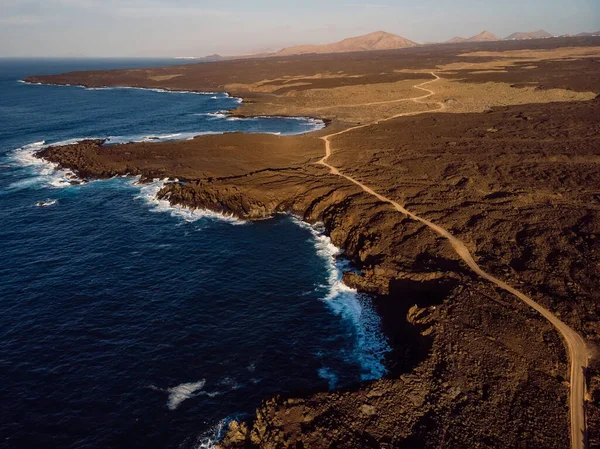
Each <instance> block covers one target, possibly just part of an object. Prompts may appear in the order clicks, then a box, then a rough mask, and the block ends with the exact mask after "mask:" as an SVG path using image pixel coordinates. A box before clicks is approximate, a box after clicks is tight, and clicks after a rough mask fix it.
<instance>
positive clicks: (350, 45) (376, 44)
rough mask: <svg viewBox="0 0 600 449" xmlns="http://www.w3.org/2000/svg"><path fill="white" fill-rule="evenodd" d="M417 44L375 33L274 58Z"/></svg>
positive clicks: (286, 50) (295, 49)
mask: <svg viewBox="0 0 600 449" xmlns="http://www.w3.org/2000/svg"><path fill="white" fill-rule="evenodd" d="M416 45H417V43H415V42H413V41H411V40H408V39H406V38H404V37H401V36H396V35H395V34H390V33H386V32H384V31H377V32H375V33H371V34H367V35H366V36H359V37H351V38H348V39H344V40H343V41H340V42H336V43H333V44H325V45H297V46H294V47H289V48H284V49H283V50H281V51H279V52H277V53H275V56H290V55H302V54H308V53H347V52H352V51H371V50H394V49H398V48H408V47H415V46H416Z"/></svg>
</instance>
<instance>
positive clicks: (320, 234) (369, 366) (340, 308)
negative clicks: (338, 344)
mask: <svg viewBox="0 0 600 449" xmlns="http://www.w3.org/2000/svg"><path fill="white" fill-rule="evenodd" d="M293 221H294V222H295V223H296V224H297V225H298V226H301V227H303V228H305V229H308V230H309V231H310V232H311V234H312V241H313V243H314V245H315V249H316V251H317V255H318V256H319V257H320V258H321V259H323V261H325V263H326V264H327V272H328V274H329V276H328V283H327V285H326V286H323V287H324V293H325V296H324V298H323V300H324V301H325V302H326V304H327V305H328V306H329V308H330V309H331V311H332V312H333V313H334V314H336V315H338V316H340V317H341V318H342V319H343V320H345V321H347V322H348V323H350V324H351V325H352V329H353V333H354V337H355V345H354V350H353V351H352V354H351V357H352V358H353V359H354V360H356V361H358V363H359V364H360V366H361V368H362V374H361V379H362V380H373V379H380V378H381V377H382V376H383V375H384V374H386V372H387V370H386V368H385V365H384V363H383V362H384V357H385V354H386V353H388V352H389V351H390V350H391V348H390V346H389V343H388V341H387V339H386V337H385V335H384V334H383V332H382V331H381V319H380V318H379V316H378V315H377V313H376V312H375V310H374V308H373V304H372V301H371V299H370V298H369V297H368V296H367V295H363V294H360V293H358V292H357V291H356V290H355V289H353V288H350V287H348V286H347V285H346V284H344V282H343V280H342V277H343V273H344V271H345V270H346V269H347V268H348V261H347V260H343V259H340V258H339V256H340V255H341V254H342V253H343V252H342V250H341V249H340V248H338V247H337V246H335V245H334V244H333V242H332V241H331V239H330V238H329V237H328V236H327V235H325V233H324V228H323V225H322V224H319V225H314V226H313V225H310V224H308V223H305V222H303V221H301V220H300V219H298V218H293ZM319 374H321V373H319ZM323 374H327V375H328V376H330V375H331V374H333V373H328V372H323ZM327 379H330V378H329V377H328V378H327Z"/></svg>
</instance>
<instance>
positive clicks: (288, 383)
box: [0, 59, 389, 449]
mask: <svg viewBox="0 0 600 449" xmlns="http://www.w3.org/2000/svg"><path fill="white" fill-rule="evenodd" d="M175 62H177V63H181V61H173V60H50V59H49V60H9V59H4V60H2V59H0V403H1V404H0V405H1V407H0V423H1V424H2V425H1V426H0V447H7V448H32V447H39V448H41V447H48V448H78V449H82V448H102V449H109V448H128V449H129V448H144V449H152V448H211V447H214V442H215V440H216V439H218V437H219V435H220V434H221V433H222V431H223V429H224V428H225V426H226V425H227V423H228V421H229V420H231V419H234V418H237V417H244V416H246V415H248V414H252V413H253V411H254V410H255V409H256V407H257V406H258V405H259V404H260V403H261V401H263V400H265V399H268V398H270V397H272V396H274V395H276V394H283V395H292V394H302V393H305V392H313V391H327V390H328V389H333V388H338V387H344V386H348V385H353V384H356V383H357V382H359V381H364V380H370V379H377V378H380V377H381V376H383V375H384V374H385V372H386V369H385V365H384V357H385V354H386V353H387V352H388V351H389V345H388V342H387V341H386V338H385V336H384V335H383V334H382V332H381V323H380V320H379V317H378V316H377V314H376V313H375V312H374V309H373V306H372V304H371V300H370V298H369V297H366V296H363V295H360V294H357V293H356V292H355V291H353V290H351V289H349V288H348V287H346V286H345V285H344V284H343V283H342V282H341V280H340V279H341V272H342V269H343V266H344V264H345V263H346V262H344V260H343V258H341V254H340V253H341V252H340V250H339V249H338V248H336V247H335V246H333V245H332V243H331V241H330V240H329V238H328V237H327V236H326V235H325V234H324V233H323V230H322V229H320V227H319V226H318V225H316V226H309V225H308V224H305V223H303V222H301V221H300V220H298V219H296V218H294V217H289V216H279V217H275V218H273V219H270V220H265V221H260V222H256V223H245V222H240V221H238V220H235V219H233V218H231V217H225V216H220V215H218V214H214V213H208V212H205V211H189V210H185V209H181V208H173V207H170V206H169V205H168V204H167V203H165V202H160V201H157V200H156V199H155V198H154V195H155V193H156V191H157V190H158V189H159V188H160V186H161V182H162V181H160V180H156V181H155V182H154V183H151V184H146V185H139V184H138V183H137V179H134V178H118V179H112V180H107V181H94V182H90V183H88V184H84V185H75V186H73V185H70V184H69V183H68V182H67V181H68V180H67V179H66V178H65V173H64V172H61V171H59V170H55V169H54V167H53V166H51V165H50V164H47V163H44V162H42V161H40V160H38V159H36V158H34V157H33V154H34V152H35V151H38V150H39V149H41V148H43V147H44V146H46V145H50V144H55V143H61V142H63V143H64V142H73V141H77V140H80V139H83V138H107V139H108V144H110V143H118V142H128V141H141V140H150V139H151V140H179V139H187V138H191V137H192V136H194V135H198V134H202V133H222V132H228V131H244V132H269V133H280V134H298V133H304V132H308V131H310V130H313V129H317V128H319V127H321V126H323V124H322V123H321V122H319V121H316V120H313V119H308V118H298V119H290V118H252V119H233V118H230V117H227V115H226V114H225V111H227V110H230V109H232V108H235V107H236V106H237V105H238V104H239V102H240V101H241V100H239V99H236V98H230V97H229V96H227V95H226V94H223V93H205V94H197V93H196V94H194V93H169V92H160V91H152V90H143V89H120V88H113V89H84V88H81V87H77V86H66V87H65V86H62V87H59V86H45V85H30V84H26V83H23V82H20V80H21V79H22V78H23V77H25V76H27V75H36V74H49V73H60V72H65V71H71V70H84V69H109V68H122V67H151V66H160V65H167V64H173V63H175ZM41 204H44V205H45V207H40V205H41Z"/></svg>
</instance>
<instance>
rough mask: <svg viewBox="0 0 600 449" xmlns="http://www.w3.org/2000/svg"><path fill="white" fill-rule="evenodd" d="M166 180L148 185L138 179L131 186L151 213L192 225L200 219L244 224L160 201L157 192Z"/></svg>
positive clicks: (206, 211)
mask: <svg viewBox="0 0 600 449" xmlns="http://www.w3.org/2000/svg"><path fill="white" fill-rule="evenodd" d="M167 182H168V181H167V180H158V179H157V180H154V181H153V182H151V183H149V184H140V182H139V177H138V178H137V179H136V180H135V181H133V185H135V186H138V187H139V189H140V194H139V195H138V196H136V198H137V199H141V200H143V201H145V202H146V203H147V204H149V205H150V206H152V208H151V209H150V210H151V211H152V212H163V213H165V212H166V213H169V214H171V216H173V217H177V218H180V219H183V220H184V221H186V222H189V223H192V222H195V221H198V220H202V219H206V218H208V219H213V220H220V221H225V222H228V223H231V224H233V225H243V224H246V222H244V221H242V220H239V219H238V218H235V217H233V216H231V215H226V214H221V213H218V212H213V211H210V210H204V209H189V208H187V207H183V206H173V205H171V203H169V202H168V201H167V200H160V199H158V197H157V194H158V192H159V191H160V190H161V189H162V188H163V187H164V186H165V185H166V184H167Z"/></svg>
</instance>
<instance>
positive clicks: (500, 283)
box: [28, 37, 600, 449]
mask: <svg viewBox="0 0 600 449" xmlns="http://www.w3.org/2000/svg"><path fill="white" fill-rule="evenodd" d="M599 66H600V39H599V38H594V37H588V38H570V39H543V40H526V41H504V42H489V43H463V44H460V45H450V44H449V45H445V46H437V47H420V48H408V49H404V50H394V51H385V52H384V51H382V52H362V53H349V54H343V55H340V54H333V55H307V56H294V57H285V58H268V59H254V60H244V61H223V62H214V63H204V64H197V65H190V66H179V67H169V68H158V69H136V70H119V71H110V72H81V73H72V74H65V75H57V76H37V77H31V78H29V79H28V80H29V81H32V82H46V83H55V84H82V85H87V86H118V85H130V86H137V87H162V88H165V89H181V90H226V91H229V92H231V93H232V94H235V95H240V96H243V97H244V98H245V99H246V102H245V104H243V105H242V106H241V107H240V108H239V109H238V110H236V111H233V113H235V114H238V115H265V114H280V115H310V116H315V117H321V118H324V119H327V120H330V123H329V126H328V128H326V129H324V130H321V131H318V132H316V133H311V134H308V135H304V136H286V137H279V136H272V135H246V134H241V133H233V134H225V135H211V136H199V137H197V138H196V139H194V140H192V141H185V142H169V143H133V144H126V145H112V146H106V145H103V144H102V142H101V141H86V142H81V143H79V144H73V145H68V146H63V147H54V148H52V147H51V148H47V149H45V150H43V151H42V152H41V153H40V154H39V156H40V157H43V158H45V159H47V160H50V161H52V162H55V163H57V164H58V165H60V166H61V167H63V168H67V169H70V170H73V171H74V172H76V173H77V174H78V175H79V176H80V177H82V178H107V177H112V176H115V175H124V174H129V175H140V176H142V178H143V179H151V178H171V179H172V182H170V183H168V184H166V185H165V187H164V188H163V189H162V190H161V191H160V192H159V194H158V195H159V197H161V198H163V199H168V200H169V201H170V202H171V203H173V204H179V205H184V206H187V207H191V208H207V209H211V210H215V211H219V212H226V213H231V214H234V215H236V216H238V217H240V218H242V219H263V218H268V217H270V216H272V215H273V214H275V213H278V212H286V213H293V214H296V215H298V216H301V217H303V218H304V219H305V220H306V221H308V222H317V221H322V222H323V223H324V224H325V227H326V229H327V231H328V233H329V234H330V236H331V238H332V240H333V242H334V243H335V244H336V245H338V246H340V247H343V248H344V249H345V256H346V257H347V258H348V259H349V260H350V261H351V262H352V265H353V267H354V268H355V269H356V271H352V272H348V273H346V274H345V277H344V278H345V281H346V283H347V284H349V285H351V286H353V287H356V288H357V289H359V290H360V291H363V292H366V293H370V294H372V295H373V301H374V304H375V306H376V308H377V310H378V311H379V313H380V315H381V318H382V325H383V330H384V332H385V333H386V335H387V336H388V338H389V341H390V343H391V345H392V347H393V351H392V353H391V354H390V355H389V357H388V360H387V366H388V369H389V374H388V375H387V376H386V377H385V378H384V379H381V380H378V381H374V382H371V383H368V384H363V385H356V386H355V387H353V388H350V389H346V390H343V391H334V392H314V393H311V394H305V395H303V396H302V397H296V398H293V397H275V398H265V402H264V403H263V404H261V405H260V407H259V408H258V409H257V411H256V415H255V416H254V417H253V418H252V419H250V420H249V421H247V422H235V421H234V422H232V423H231V424H230V427H229V430H228V432H227V434H226V435H225V436H224V439H223V441H222V442H221V447H222V448H223V449H232V448H242V447H246V448H265V449H267V448H269V449H275V448H292V449H298V448H356V449H363V448H440V447H445V448H476V447H477V448H485V447H487V448H536V449H537V448H567V447H573V448H582V447H585V444H586V440H588V441H587V443H589V447H598V446H599V445H600V434H599V432H598V429H600V410H599V407H598V405H599V403H600V371H599V370H600V363H599V362H598V357H597V345H598V342H599V340H600V293H599V292H598V288H597V287H598V280H599V279H600V170H599V164H600V99H599V97H598V94H599V93H600V78H599V75H598V73H600V72H599V71H598V67H599ZM175 178H176V179H177V180H175ZM588 359H589V360H588ZM584 413H585V415H584ZM586 420H587V425H586Z"/></svg>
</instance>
